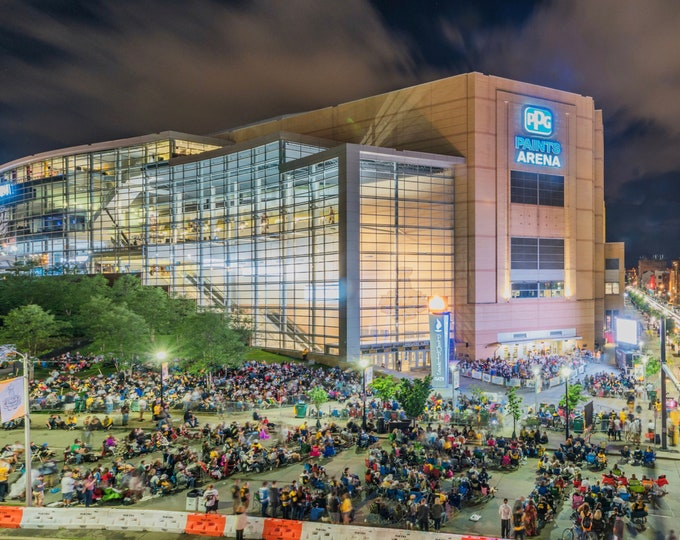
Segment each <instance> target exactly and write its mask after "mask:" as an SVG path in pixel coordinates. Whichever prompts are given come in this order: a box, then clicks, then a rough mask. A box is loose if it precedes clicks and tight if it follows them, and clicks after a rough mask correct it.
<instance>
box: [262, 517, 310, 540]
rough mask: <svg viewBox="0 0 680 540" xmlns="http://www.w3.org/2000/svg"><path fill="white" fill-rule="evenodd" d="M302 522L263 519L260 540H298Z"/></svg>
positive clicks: (300, 534)
mask: <svg viewBox="0 0 680 540" xmlns="http://www.w3.org/2000/svg"><path fill="white" fill-rule="evenodd" d="M300 536H302V521H292V520H289V519H265V520H264V528H263V529H262V540H300Z"/></svg>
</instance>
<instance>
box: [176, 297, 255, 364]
mask: <svg viewBox="0 0 680 540" xmlns="http://www.w3.org/2000/svg"><path fill="white" fill-rule="evenodd" d="M177 337H178V343H179V346H180V349H181V351H182V353H183V354H182V355H183V356H184V357H185V358H186V359H187V360H186V361H185V363H184V364H185V366H184V367H185V368H186V369H187V371H189V372H190V373H207V374H210V373H212V372H213V371H215V370H216V369H219V368H220V367H222V366H224V365H232V366H236V365H240V364H241V363H242V361H243V357H244V355H245V353H246V351H247V350H248V346H247V344H246V343H244V341H243V337H242V335H241V334H240V333H239V332H237V331H235V330H234V329H232V328H231V326H230V320H229V317H227V315H225V314H224V313H220V312H218V311H203V312H200V313H194V314H192V315H190V316H188V317H186V318H185V319H184V321H183V323H182V324H181V327H180V328H179V334H178V336H177Z"/></svg>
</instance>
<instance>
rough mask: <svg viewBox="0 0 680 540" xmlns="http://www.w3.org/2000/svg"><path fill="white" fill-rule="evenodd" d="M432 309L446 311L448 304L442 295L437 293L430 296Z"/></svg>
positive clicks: (437, 311) (436, 311)
mask: <svg viewBox="0 0 680 540" xmlns="http://www.w3.org/2000/svg"><path fill="white" fill-rule="evenodd" d="M430 311H431V312H433V313H439V312H442V311H446V304H445V302H444V299H443V298H442V297H441V296H437V295H435V296H433V297H432V298H430Z"/></svg>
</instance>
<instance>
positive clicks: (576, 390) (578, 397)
mask: <svg viewBox="0 0 680 540" xmlns="http://www.w3.org/2000/svg"><path fill="white" fill-rule="evenodd" d="M582 391H583V387H582V386H581V385H580V384H570V385H569V391H568V396H569V414H571V413H573V412H574V411H575V410H576V407H578V404H579V403H581V402H582V401H588V398H587V397H586V396H583V395H582V394H581V392H582ZM566 403H567V401H566V399H565V396H562V399H560V403H559V406H560V407H564V406H565V405H566Z"/></svg>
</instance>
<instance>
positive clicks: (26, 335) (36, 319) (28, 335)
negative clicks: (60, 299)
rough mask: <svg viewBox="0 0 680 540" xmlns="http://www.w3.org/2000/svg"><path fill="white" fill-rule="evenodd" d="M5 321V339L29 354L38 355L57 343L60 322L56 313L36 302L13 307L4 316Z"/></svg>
mask: <svg viewBox="0 0 680 540" xmlns="http://www.w3.org/2000/svg"><path fill="white" fill-rule="evenodd" d="M3 322H4V327H3V329H2V338H3V340H4V341H5V342H9V343H13V344H14V345H15V346H16V347H17V349H18V350H23V351H26V352H28V354H29V356H37V355H38V354H39V353H41V352H44V351H45V350H47V349H49V348H50V347H53V346H54V345H55V344H56V343H57V338H58V336H59V331H60V325H59V323H58V322H57V321H56V320H55V318H54V315H52V314H51V313H47V312H46V311H45V310H44V309H43V308H41V307H40V306H37V305H35V304H28V305H26V306H22V307H18V308H15V309H13V310H12V311H10V312H9V313H8V314H7V315H6V316H5V317H3Z"/></svg>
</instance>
